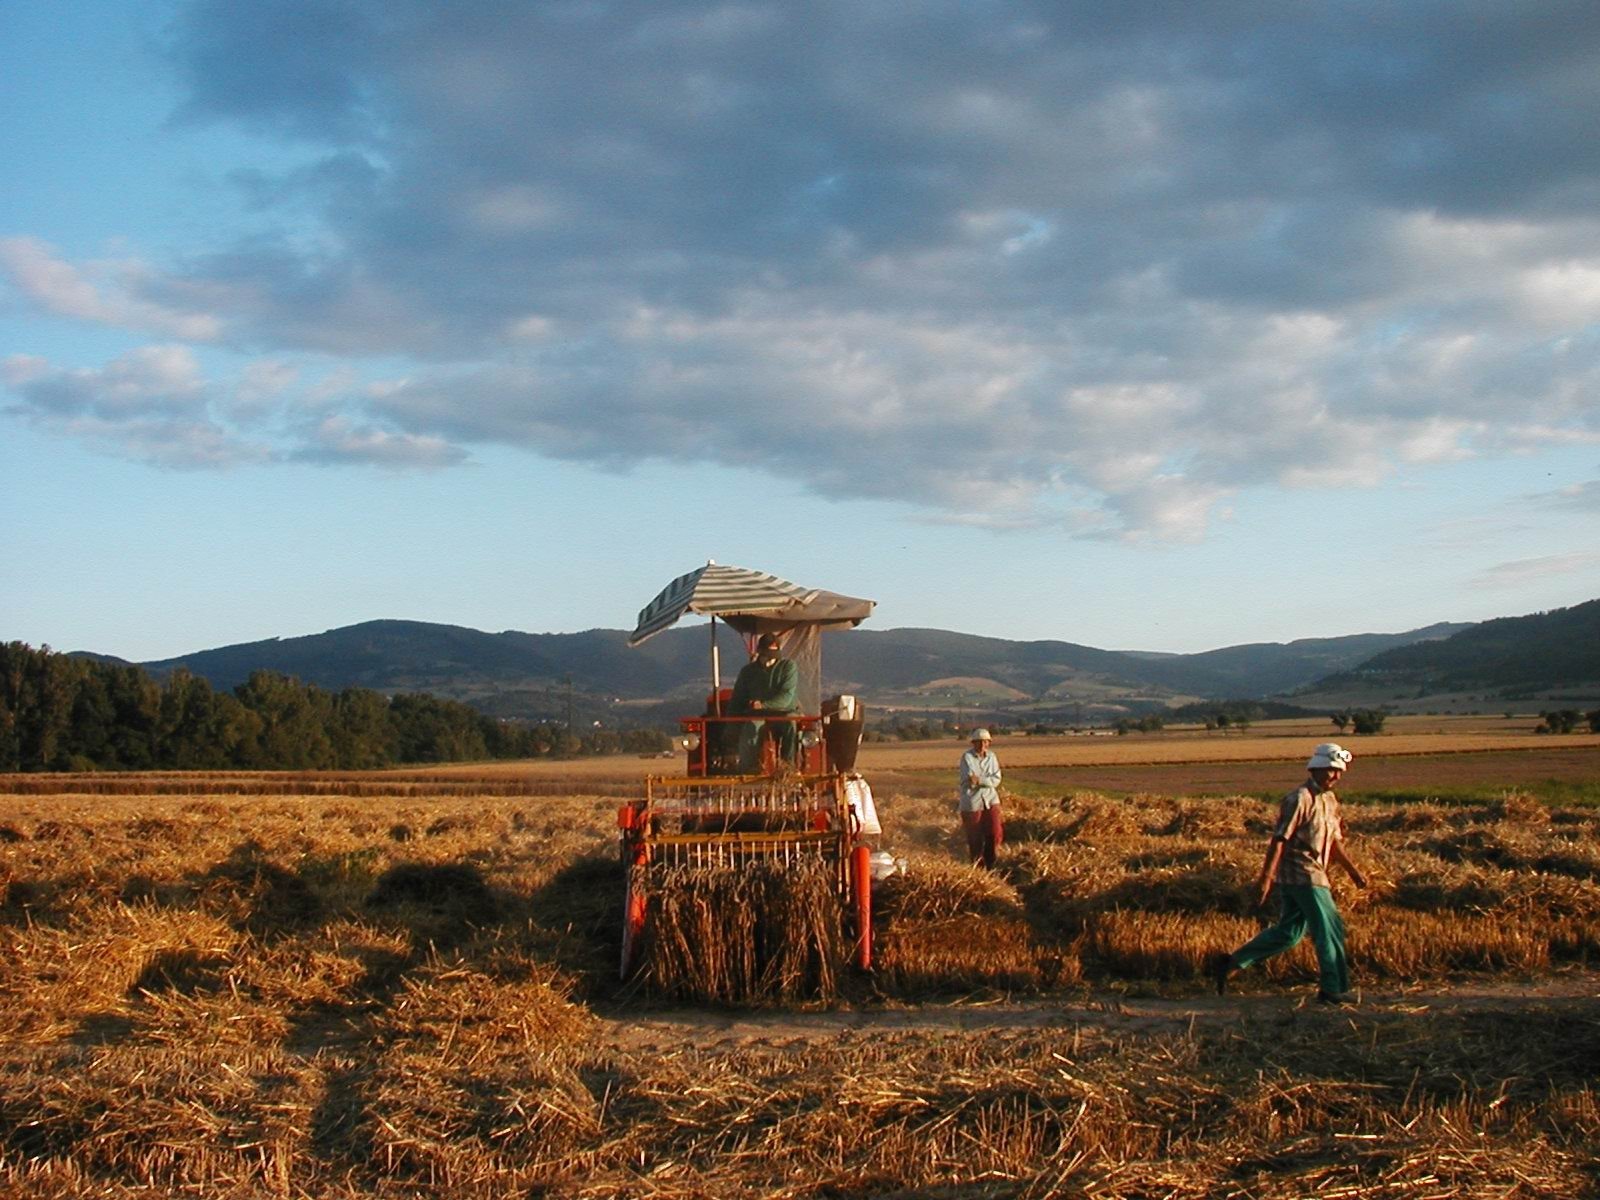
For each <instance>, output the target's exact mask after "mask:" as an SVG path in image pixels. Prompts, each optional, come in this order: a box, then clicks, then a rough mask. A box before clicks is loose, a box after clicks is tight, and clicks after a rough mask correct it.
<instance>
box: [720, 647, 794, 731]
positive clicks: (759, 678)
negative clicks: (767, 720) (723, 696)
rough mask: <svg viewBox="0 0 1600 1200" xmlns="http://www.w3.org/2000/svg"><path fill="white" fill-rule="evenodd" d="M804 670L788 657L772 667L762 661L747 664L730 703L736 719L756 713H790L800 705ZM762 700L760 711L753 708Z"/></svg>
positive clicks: (741, 669) (756, 660)
mask: <svg viewBox="0 0 1600 1200" xmlns="http://www.w3.org/2000/svg"><path fill="white" fill-rule="evenodd" d="M799 691H800V670H799V668H798V667H796V666H795V665H794V663H792V662H791V661H790V660H788V659H787V658H780V659H778V660H777V661H776V662H774V663H773V664H772V665H771V666H770V667H768V666H763V665H762V664H761V661H760V660H759V659H754V660H752V661H750V662H748V663H746V664H745V665H744V666H743V667H742V668H740V670H739V678H738V679H736V680H734V684H733V699H732V700H731V701H730V702H729V708H731V709H732V711H733V715H734V716H736V717H747V716H750V715H751V714H752V713H790V712H793V711H794V710H795V708H796V707H797V706H798V705H799V702H800V700H799ZM756 700H759V701H761V707H760V708H751V707H750V705H751V702H752V701H756Z"/></svg>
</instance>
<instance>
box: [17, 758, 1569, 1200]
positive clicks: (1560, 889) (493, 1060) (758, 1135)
mask: <svg viewBox="0 0 1600 1200" xmlns="http://www.w3.org/2000/svg"><path fill="white" fill-rule="evenodd" d="M1017 749H1019V748H1018V747H1009V746H1006V745H1004V744H1002V745H1001V747H1000V750H1001V753H1002V755H1003V756H1004V757H1005V761H1006V762H1007V763H1008V765H1009V764H1010V763H1011V762H1014V761H1017V760H1018V759H1019V758H1020V757H1022V756H1021V755H1019V754H1017V753H1013V751H1015V750H1017ZM1297 749H1298V747H1297ZM1546 750H1547V751H1549V752H1550V753H1558V751H1557V750H1556V749H1555V748H1553V747H1551V746H1550V745H1549V744H1548V743H1546ZM940 752H941V754H943V755H945V756H947V757H953V756H951V755H950V748H949V747H941V748H940ZM1274 757H1276V758H1278V759H1280V760H1282V759H1283V758H1285V757H1289V756H1288V755H1287V754H1286V752H1285V750H1284V748H1283V744H1282V743H1280V744H1279V745H1278V746H1277V748H1276V749H1275V753H1274ZM1377 757H1378V756H1375V755H1372V754H1371V753H1370V751H1369V753H1368V754H1367V755H1365V756H1363V758H1358V760H1357V768H1358V770H1357V771H1356V772H1352V775H1351V777H1350V779H1349V780H1348V783H1349V785H1350V786H1349V788H1347V789H1346V798H1347V802H1348V819H1349V825H1350V828H1351V835H1352V838H1353V842H1352V849H1353V852H1354V853H1355V854H1356V855H1357V856H1358V859H1359V860H1360V861H1362V862H1363V863H1364V864H1365V865H1367V866H1368V867H1369V868H1370V872H1371V874H1372V875H1373V876H1374V878H1375V886H1374V887H1373V888H1372V889H1371V890H1370V891H1369V892H1365V893H1361V892H1354V891H1352V890H1350V889H1348V888H1343V889H1341V892H1340V903H1341V906H1342V907H1343V909H1344V911H1345V913H1346V917H1347V920H1348V921H1349V924H1350V927H1351V934H1352V939H1351V952H1352V957H1353V958H1354V960H1355V963H1356V967H1357V975H1358V980H1359V982H1360V984H1361V987H1362V990H1363V992H1364V1003H1363V1005H1362V1006H1361V1008H1359V1009H1357V1010H1355V1011H1353V1012H1352V1011H1324V1010H1320V1009H1317V1008H1316V1007H1315V1006H1307V1005H1306V1004H1305V1003H1304V1000H1305V998H1306V996H1307V995H1308V994H1309V993H1310V991H1311V990H1312V989H1314V986H1315V985H1314V975H1313V970H1312V963H1311V959H1310V957H1309V952H1307V951H1304V949H1302V951H1299V952H1297V953H1296V954H1295V955H1293V956H1289V957H1287V958H1286V959H1285V960H1282V961H1280V962H1278V963H1275V964H1272V965H1271V969H1270V970H1268V971H1266V972H1264V973H1261V974H1260V975H1258V976H1257V977H1256V978H1254V979H1252V980H1249V981H1248V982H1247V983H1246V985H1245V991H1246V994H1245V995H1242V996H1238V997H1229V998H1227V999H1223V1000H1219V999H1217V998H1216V997H1214V996H1209V995H1207V994H1206V993H1205V989H1204V988H1203V986H1202V982H1201V978H1202V971H1203V966H1204V963H1205V960H1206V958H1207V956H1208V955H1209V954H1210V953H1211V952H1212V951H1214V950H1216V949H1218V948H1221V947H1226V946H1230V945H1232V944H1235V943H1237V942H1238V941H1240V940H1242V939H1243V938H1244V937H1246V936H1247V935H1248V934H1249V933H1250V932H1251V931H1253V930H1254V929H1255V928H1256V927H1257V922H1258V920H1259V918H1258V917H1257V916H1256V915H1254V914H1252V913H1251V912H1250V910H1249V906H1248V902H1247V896H1246V885H1247V884H1248V882H1249V880H1250V878H1251V876H1252V874H1253V872H1254V870H1255V869H1256V867H1257V865H1258V864H1259V861H1260V854H1261V848H1262V843H1263V839H1264V836H1265V832H1266V830H1267V828H1268V826H1269V822H1270V819H1271V815H1272V805H1271V803H1270V802H1267V801H1264V800H1263V799H1261V798H1260V796H1259V795H1248V794H1245V793H1246V792H1247V791H1248V790H1249V789H1241V790H1240V791H1237V792H1235V793H1233V794H1232V795H1227V796H1222V797H1219V798H1199V797H1196V796H1195V795H1193V794H1184V793H1182V792H1176V793H1174V794H1158V793H1155V792H1146V793H1140V794H1135V795H1132V796H1128V797H1116V796H1110V795H1106V794H1104V793H1100V792H1095V791H1090V790H1088V789H1087V788H1085V787H1081V786H1080V787H1070V786H1065V784H1066V783H1068V782H1069V781H1070V779H1071V776H1070V774H1063V775H1062V776H1059V777H1057V778H1059V779H1060V780H1061V781H1063V784H1064V786H1062V787H1060V788H1057V789H1052V787H1051V786H1049V783H1050V782H1051V780H1050V777H1049V776H1048V775H1046V776H1042V777H1041V779H1042V780H1044V781H1042V782H1041V781H1040V780H1036V781H1035V782H1034V783H1033V784H1031V785H1030V786H1029V787H1028V788H1027V789H1026V790H1025V791H1024V792H1022V793H1019V794H1013V795H1011V796H1010V797H1008V814H1009V824H1008V830H1009V837H1010V842H1009V844H1008V846H1007V848H1006V851H1005V855H1004V863H1003V869H1002V870H1001V871H999V872H996V873H995V874H992V875H991V874H987V873H984V872H981V871H978V870H975V869H973V868H971V867H968V866H965V865H964V864H962V863H961V862H960V861H959V856H958V852H957V851H958V847H957V838H956V834H955V831H954V822H953V815H952V813H951V812H950V807H951V806H950V802H949V800H948V799H947V798H945V797H944V796H943V795H942V794H940V795H933V794H926V795H918V794H913V792H915V791H921V790H922V789H920V788H919V789H913V791H912V792H907V793H900V792H898V791H896V790H895V789H893V788H887V787H884V786H882V785H879V786H877V787H876V789H875V790H876V791H877V795H878V800H879V805H880V810H881V815H882V816H883V818H884V823H885V827H886V833H885V838H884V839H883V841H884V844H885V845H886V846H888V847H889V848H891V849H892V850H894V852H895V853H897V854H900V855H903V856H905V857H906V858H907V859H908V861H909V865H910V869H909V872H908V874H907V875H906V876H905V877H904V878H900V879H896V880H893V881H891V882H890V883H889V884H888V885H886V886H885V887H884V888H883V889H882V890H881V891H880V893H879V895H878V897H877V899H878V907H877V923H878V939H879V940H878V964H877V970H876V972H875V973H874V975H873V976H872V977H870V978H862V977H859V976H855V975H853V974H850V973H848V972H846V973H844V974H843V975H842V976H841V977H840V979H839V981H838V985H837V986H838V991H839V995H840V1001H839V1002H838V1004H837V1005H836V1006H834V1007H833V1008H832V1009H829V1010H827V1011H824V1010H820V1009H818V1008H817V1007H816V1006H815V1005H811V1006H807V1005H804V1004H799V1005H795V1004H791V1005H788V1006H782V1007H770V1008H768V1009H766V1010H759V1011H748V1010H747V1011H746V1012H745V1013H744V1015H739V1014H737V1013H734V1012H731V1011H730V1010H728V1009H725V1008H722V1009H715V1008H708V1007H705V1006H700V1007H687V1008H686V1007H684V1006H682V1005H673V1004H669V1003H668V1002H667V1001H665V1000H663V999H661V998H658V997H655V996H653V995H652V994H651V993H650V991H649V990H648V988H647V987H645V986H643V985H641V984H638V983H635V984H631V985H628V986H622V985H619V984H618V983H617V982H616V981H615V979H614V970H615V962H616V956H617V953H618V939H619V925H620V911H619V910H620V887H621V879H620V869H619V867H618V865H617V862H616V856H615V851H614V843H613V840H612V839H613V827H612V826H613V816H614V810H615V805H616V799H615V796H616V795H617V794H618V792H617V786H616V785H617V784H618V781H619V780H622V781H625V776H626V774H627V773H628V772H631V771H632V770H633V769H634V767H633V764H632V763H631V762H630V763H615V762H614V763H613V771H614V772H618V771H620V774H612V775H610V776H608V775H607V774H606V773H605V772H602V771H594V770H593V769H592V768H590V767H588V766H587V765H586V770H585V771H584V772H582V773H580V774H577V775H575V776H573V777H572V778H571V779H570V780H569V781H568V783H567V789H566V791H565V792H557V791H556V790H555V789H553V788H550V787H548V786H547V785H549V784H550V783H551V782H552V780H554V779H555V776H554V774H553V773H552V771H551V768H549V767H547V766H542V767H541V768H539V770H538V771H531V770H530V771H529V772H527V773H526V774H525V775H523V776H521V777H520V783H525V784H527V786H526V787H522V786H520V784H519V776H518V774H517V772H515V771H510V770H506V769H504V768H503V767H493V768H484V769H482V770H481V772H479V773H477V774H475V773H474V772H473V771H472V770H469V769H460V768H458V769H453V770H450V771H440V772H415V771H413V772H397V773H393V774H371V775H360V776H355V775H345V776H338V777H334V776H272V777H264V776H258V777H247V778H240V777H236V776H229V777H226V778H218V779H217V780H216V783H217V784H218V786H217V787H216V788H215V789H214V790H212V791H210V792H207V791H205V790H204V782H205V781H204V777H197V776H185V777H173V778H171V779H166V778H163V779H155V778H151V777H103V778H99V779H98V780H96V779H94V778H93V777H70V778H69V777H54V787H55V789H56V790H54V791H50V790H48V788H46V787H44V786H42V785H43V784H45V783H46V779H45V778H44V777H23V778H22V779H20V780H19V779H16V778H14V777H13V778H12V779H7V780H4V781H0V938H3V943H0V945H3V948H4V956H3V959H0V1047H3V1057H4V1061H3V1063H0V1070H3V1071H4V1081H5V1082H4V1084H3V1086H0V1192H3V1193H4V1194H6V1195H8V1196H11V1195H14V1196H19V1197H41V1198H42V1197H63V1196H90V1195H93V1196H133V1195H151V1194H155V1195H192V1196H207V1197H216V1196H239V1197H246V1196H249V1197H254V1196H319V1197H322V1196H329V1197H351V1198H355V1197H411V1196H439V1197H444V1196H452V1197H455V1196H483V1197H491V1196H492V1197H503V1196H522V1195H527V1196H536V1195H551V1196H594V1197H605V1196H639V1197H691V1196H794V1197H823V1196H827V1197H843V1196H903V1197H910V1196H951V1197H954V1196H987V1197H1045V1196H1056V1195H1087V1196H1194V1197H1200V1196H1305V1195H1311V1194H1316V1195H1319V1196H1396V1197H1422V1196H1440V1197H1443V1196H1517V1195H1527V1196H1533V1195H1570V1196H1582V1195H1592V1194H1595V1192H1596V1191H1597V1190H1600V1105H1597V1097H1596V1093H1595V1087H1594V1083H1595V1071H1596V1064H1597V1063H1600V1005H1597V1004H1596V1002H1595V999H1596V996H1597V994H1600V977H1597V975H1596V974H1595V973H1593V971H1592V970H1591V965H1590V964H1591V963H1593V962H1594V961H1596V959H1597V956H1600V848H1597V838H1600V808H1596V807H1593V806H1591V805H1588V804H1584V803H1580V802H1576V801H1573V800H1572V799H1571V798H1570V796H1568V795H1567V793H1566V792H1563V791H1561V790H1560V789H1557V790H1556V791H1555V792H1552V793H1548V794H1547V793H1545V792H1543V791H1541V790H1540V788H1539V787H1537V786H1534V787H1519V788H1510V787H1508V788H1505V789H1502V790H1500V791H1499V792H1497V793H1494V794H1491V795H1487V796H1486V795H1484V794H1483V792H1484V789H1483V788H1481V787H1476V786H1475V787H1473V788H1469V789H1465V790H1462V791H1454V790H1452V789H1450V788H1443V787H1441V788H1439V789H1436V790H1434V791H1430V792H1428V793H1427V795H1426V796H1424V797H1423V798H1421V799H1413V800H1395V799H1392V798H1389V799H1384V800H1382V801H1377V802H1367V801H1363V799H1362V786H1361V776H1360V769H1361V768H1362V767H1364V766H1367V765H1368V764H1370V763H1372V762H1374V761H1376V759H1377ZM865 765H866V767H867V769H868V770H869V772H870V771H872V770H873V767H872V765H871V762H870V760H869V761H868V762H867V763H866V764H865ZM1295 765H1296V764H1295V763H1294V762H1292V761H1291V762H1290V763H1289V764H1288V766H1287V767H1286V768H1285V767H1280V768H1279V769H1278V771H1277V774H1276V780H1277V782H1276V783H1275V784H1274V785H1273V787H1272V789H1271V790H1273V791H1281V790H1282V789H1283V788H1284V787H1286V786H1288V785H1290V784H1292V783H1293V782H1295V770H1294V767H1295ZM1023 773H1026V772H1023ZM887 774H889V773H887V772H886V775H887ZM891 777H892V776H891ZM1531 777H1532V778H1535V779H1538V778H1544V777H1546V774H1545V773H1544V772H1543V771H1542V768H1540V767H1539V765H1538V764H1535V768H1534V769H1533V770H1532V775H1531ZM140 778H142V779H143V781H144V784H145V788H146V791H145V793H144V794H141V793H140V792H139V791H138V790H137V788H136V787H135V786H134V785H135V784H137V783H138V781H139V779H140ZM119 779H120V780H121V781H122V782H124V783H126V784H127V790H125V791H123V790H119V789H118V787H116V786H112V785H113V784H114V783H116V782H117V781H118V780H119ZM90 783H99V784H102V785H106V786H104V787H103V788H102V789H101V791H100V792H99V793H98V794H93V793H90V792H89V790H88V786H87V785H89V784H90ZM13 784H16V785H18V786H17V787H16V788H15V789H14V790H11V791H10V792H9V793H8V792H7V789H10V788H12V785H13ZM1430 797H1431V798H1430Z"/></svg>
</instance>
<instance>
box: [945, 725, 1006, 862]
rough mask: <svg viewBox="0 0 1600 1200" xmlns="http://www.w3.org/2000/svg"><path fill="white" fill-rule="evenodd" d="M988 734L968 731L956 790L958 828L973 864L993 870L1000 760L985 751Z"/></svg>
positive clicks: (1000, 829)
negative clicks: (969, 740)
mask: <svg viewBox="0 0 1600 1200" xmlns="http://www.w3.org/2000/svg"><path fill="white" fill-rule="evenodd" d="M989 742H990V738H989V731H988V730H987V729H974V730H973V731H972V749H971V750H968V751H967V752H966V753H965V754H963V755H962V756H961V766H960V767H959V768H958V771H959V774H958V776H957V787H958V789H959V792H960V801H959V807H960V810H961V828H962V831H963V832H964V833H965V834H966V835H967V852H968V853H969V854H971V855H972V861H973V862H974V863H982V864H983V865H984V866H986V867H993V866H994V860H995V854H996V853H997V852H998V851H999V849H1000V842H1001V839H1002V838H1003V836H1004V827H1003V826H1002V825H1001V823H1000V760H999V759H998V758H996V757H995V754H994V752H993V751H992V750H990V749H989Z"/></svg>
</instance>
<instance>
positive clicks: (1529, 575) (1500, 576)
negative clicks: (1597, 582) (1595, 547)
mask: <svg viewBox="0 0 1600 1200" xmlns="http://www.w3.org/2000/svg"><path fill="white" fill-rule="evenodd" d="M1597 567H1600V554H1547V555H1544V556H1543V557H1540V558H1524V559H1518V560H1517V561H1515V562H1504V563H1500V564H1498V565H1496V566H1493V567H1490V568H1489V569H1488V570H1486V571H1482V572H1479V574H1478V575H1476V576H1475V577H1474V578H1473V579H1472V584H1473V586H1475V587H1480V588H1515V587H1523V586H1525V585H1527V584H1530V583H1539V582H1541V581H1543V580H1547V579H1558V578H1560V577H1562V576H1565V575H1575V574H1577V573H1579V572H1581V571H1590V570H1593V569H1595V568H1597Z"/></svg>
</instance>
